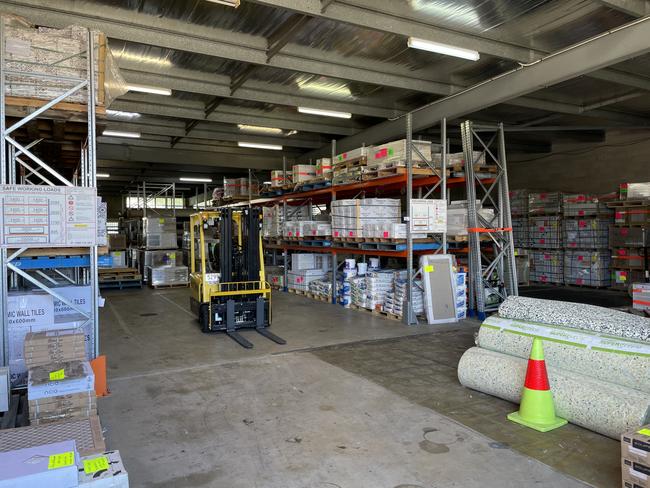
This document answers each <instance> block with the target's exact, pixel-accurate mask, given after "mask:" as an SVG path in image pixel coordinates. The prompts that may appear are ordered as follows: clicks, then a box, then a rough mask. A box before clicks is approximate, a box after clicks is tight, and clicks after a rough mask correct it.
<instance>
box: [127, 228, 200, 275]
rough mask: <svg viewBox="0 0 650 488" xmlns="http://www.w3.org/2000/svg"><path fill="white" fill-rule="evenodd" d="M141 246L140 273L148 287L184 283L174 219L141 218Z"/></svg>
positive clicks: (185, 269) (183, 270) (181, 258)
mask: <svg viewBox="0 0 650 488" xmlns="http://www.w3.org/2000/svg"><path fill="white" fill-rule="evenodd" d="M142 229H143V247H144V249H141V250H140V258H139V262H140V266H141V272H142V275H143V276H144V279H145V281H146V282H148V283H149V285H150V286H165V285H183V284H187V283H188V271H187V266H183V253H182V250H181V249H178V241H177V237H176V218H175V217H165V218H149V217H145V218H144V219H142Z"/></svg>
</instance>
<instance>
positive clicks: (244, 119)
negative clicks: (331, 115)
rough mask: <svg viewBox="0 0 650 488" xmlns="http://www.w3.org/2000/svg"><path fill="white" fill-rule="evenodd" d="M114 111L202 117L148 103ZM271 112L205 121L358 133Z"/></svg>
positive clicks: (118, 104) (218, 114)
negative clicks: (288, 117) (274, 114)
mask: <svg viewBox="0 0 650 488" xmlns="http://www.w3.org/2000/svg"><path fill="white" fill-rule="evenodd" d="M111 108H112V109H114V110H123V111H126V112H138V113H142V114H150V115H162V116H164V117H177V118H181V119H191V120H200V119H201V118H202V116H203V108H183V107H181V106H174V105H156V104H154V103H151V102H144V101H143V102H139V101H138V102H136V101H130V100H122V99H118V100H116V101H114V102H113V103H112V104H111ZM272 114H273V113H272V112H268V113H267V112H263V111H261V110H251V109H244V108H240V107H233V110H229V111H228V112H226V111H221V110H217V111H215V112H213V113H212V114H210V116H209V117H208V119H207V120H208V121H212V122H224V123H227V124H247V125H259V126H264V127H278V128H280V129H287V130H297V131H301V132H316V133H322V134H338V135H352V134H354V133H356V132H358V130H359V128H353V127H341V126H337V125H330V124H326V123H322V122H306V121H304V120H293V119H287V118H285V117H283V116H282V115H281V114H277V115H276V116H272Z"/></svg>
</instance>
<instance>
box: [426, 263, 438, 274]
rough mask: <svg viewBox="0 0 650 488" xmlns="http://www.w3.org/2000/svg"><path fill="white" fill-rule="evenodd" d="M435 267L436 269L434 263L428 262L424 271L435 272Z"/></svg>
mask: <svg viewBox="0 0 650 488" xmlns="http://www.w3.org/2000/svg"><path fill="white" fill-rule="evenodd" d="M435 269H436V268H434V267H433V264H427V265H426V266H425V267H424V272H425V273H433V272H434V271H435Z"/></svg>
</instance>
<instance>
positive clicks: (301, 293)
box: [287, 288, 307, 295]
mask: <svg viewBox="0 0 650 488" xmlns="http://www.w3.org/2000/svg"><path fill="white" fill-rule="evenodd" d="M287 290H288V291H289V293H293V294H294V295H307V292H306V291H303V290H297V289H296V288H288V289H287Z"/></svg>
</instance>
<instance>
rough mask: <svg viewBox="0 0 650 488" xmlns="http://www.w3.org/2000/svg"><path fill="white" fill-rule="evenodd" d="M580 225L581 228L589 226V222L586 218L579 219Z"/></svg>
mask: <svg viewBox="0 0 650 488" xmlns="http://www.w3.org/2000/svg"><path fill="white" fill-rule="evenodd" d="M578 227H580V228H581V229H582V228H584V227H587V222H585V221H584V220H578Z"/></svg>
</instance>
